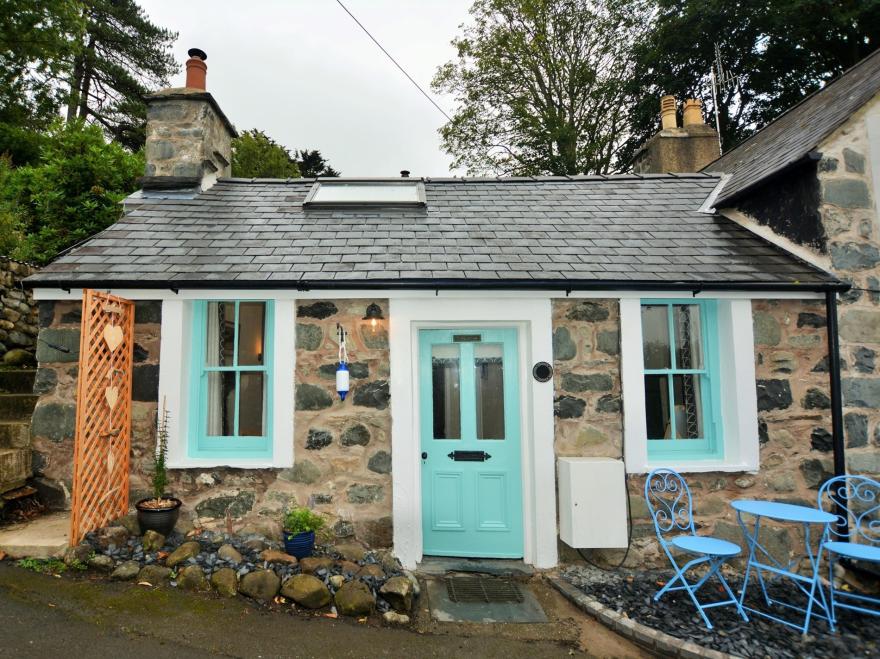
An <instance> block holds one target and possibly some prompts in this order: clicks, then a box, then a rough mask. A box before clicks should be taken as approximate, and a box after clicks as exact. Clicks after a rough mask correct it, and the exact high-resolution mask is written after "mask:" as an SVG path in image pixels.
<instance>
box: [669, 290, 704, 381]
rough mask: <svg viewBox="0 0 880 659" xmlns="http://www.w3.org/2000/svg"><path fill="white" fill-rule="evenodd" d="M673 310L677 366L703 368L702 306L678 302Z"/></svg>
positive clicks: (680, 367)
mask: <svg viewBox="0 0 880 659" xmlns="http://www.w3.org/2000/svg"><path fill="white" fill-rule="evenodd" d="M672 309H673V311H672V321H673V323H674V328H675V367H676V368H679V369H690V368H703V345H702V343H703V331H702V318H701V317H700V306H699V305H697V304H676V305H675V306H674V307H673V308H672Z"/></svg>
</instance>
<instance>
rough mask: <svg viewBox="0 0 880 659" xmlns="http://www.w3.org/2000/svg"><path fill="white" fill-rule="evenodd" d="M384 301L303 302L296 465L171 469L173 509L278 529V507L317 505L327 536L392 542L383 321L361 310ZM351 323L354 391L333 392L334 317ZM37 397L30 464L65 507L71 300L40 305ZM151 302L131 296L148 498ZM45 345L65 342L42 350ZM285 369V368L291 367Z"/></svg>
mask: <svg viewBox="0 0 880 659" xmlns="http://www.w3.org/2000/svg"><path fill="white" fill-rule="evenodd" d="M371 302H376V303H377V304H379V305H380V306H381V307H382V308H383V309H384V310H387V308H388V305H387V301H386V300H363V301H361V300H357V301H352V300H332V301H316V302H314V303H304V304H301V305H300V306H299V307H298V310H297V316H298V320H297V325H296V328H291V331H296V336H297V354H296V374H295V378H296V394H295V399H296V400H295V401H290V405H291V409H293V408H294V406H295V412H294V429H295V436H294V437H293V438H291V441H293V442H294V446H295V448H294V454H295V464H294V466H293V468H291V469H283V470H280V469H233V468H227V467H222V468H213V469H174V470H170V471H169V485H168V491H169V492H171V493H173V494H175V495H176V496H178V497H180V498H181V499H182V500H183V501H184V510H183V516H184V517H189V518H190V519H192V521H193V523H194V524H198V525H201V526H205V527H207V528H217V529H225V528H226V523H227V522H226V517H227V513H228V514H229V516H230V518H231V523H232V524H233V527H234V530H235V531H237V532H245V533H247V532H258V533H262V534H266V535H269V536H273V537H275V536H278V534H279V533H280V521H279V520H280V516H281V512H282V511H283V510H284V509H285V508H286V507H288V506H290V505H293V504H298V505H311V506H313V507H314V508H315V509H316V510H319V511H321V512H324V513H327V515H328V517H329V519H330V522H331V527H332V532H333V533H334V534H335V535H336V536H337V537H350V536H356V537H357V538H358V539H359V540H361V541H363V542H364V543H366V544H368V545H370V546H375V547H384V546H389V545H390V544H391V476H390V473H391V441H390V432H391V410H390V399H389V392H388V381H387V378H388V374H389V371H388V362H389V357H388V334H387V326H386V325H385V324H384V323H381V322H380V323H379V325H378V327H377V328H376V329H375V331H374V330H373V329H372V328H371V327H370V325H369V323H368V322H367V321H363V320H362V318H363V316H364V315H365V310H366V307H367V305H369V304H370V303H371ZM337 322H338V323H340V324H341V325H342V326H343V327H345V328H346V329H348V331H349V332H350V334H349V338H348V351H349V357H350V360H351V376H352V378H351V382H352V390H351V393H350V394H349V396H348V397H347V399H346V400H345V402H342V401H340V400H339V397H338V395H337V394H336V392H335V388H336V386H335V370H336V356H337V347H338V346H337V342H336V323H337ZM40 323H41V327H42V329H41V336H42V337H43V338H44V339H45V343H43V342H41V344H40V345H41V348H40V353H39V359H40V369H39V371H38V373H37V383H36V385H35V390H36V391H37V393H39V394H40V396H41V398H40V400H39V403H38V405H37V409H36V411H35V412H34V417H33V423H32V435H33V449H34V470H35V472H36V473H37V475H38V476H39V477H40V480H41V482H42V484H43V486H44V487H45V488H52V489H54V490H55V492H56V493H57V500H58V501H59V503H61V504H62V505H66V506H69V497H70V488H71V478H72V456H73V435H74V426H75V415H76V408H75V397H76V374H77V360H78V358H79V355H78V350H79V323H80V304H79V303H74V302H59V303H51V302H46V303H42V304H41V307H40ZM160 323H161V303H159V302H138V303H137V307H136V315H135V344H136V345H135V357H134V359H135V366H134V376H133V377H134V385H133V390H134V392H133V393H134V396H133V399H134V400H133V403H132V426H133V427H132V470H131V495H130V496H131V501H132V503H133V502H134V501H136V500H137V499H140V498H143V497H144V496H147V494H148V491H149V474H150V466H151V459H152V458H151V452H152V450H153V447H154V446H155V423H156V414H157V410H158V406H159V405H158V382H159V362H158V360H159V339H160V330H161V325H160ZM46 343H51V344H52V345H55V346H58V347H62V348H65V347H66V348H68V349H69V352H64V351H63V350H56V349H53V348H50V347H49V346H48V345H46ZM291 377H294V374H291Z"/></svg>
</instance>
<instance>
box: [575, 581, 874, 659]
mask: <svg viewBox="0 0 880 659" xmlns="http://www.w3.org/2000/svg"><path fill="white" fill-rule="evenodd" d="M672 576H673V573H672V571H670V570H664V571H659V570H640V571H629V570H616V571H613V572H605V571H602V570H599V569H596V568H593V567H581V566H571V567H567V568H565V569H564V570H563V572H562V577H563V578H564V579H566V580H567V581H568V582H570V583H571V584H573V585H574V586H576V587H577V588H579V589H580V590H582V591H583V592H584V593H586V594H587V595H590V596H591V597H594V598H595V599H597V600H599V601H600V602H601V603H602V604H604V605H605V606H607V607H609V608H611V609H614V610H615V611H618V612H619V613H623V614H626V615H627V616H628V617H629V618H631V619H633V620H635V621H636V622H639V623H641V624H643V625H645V626H647V627H651V628H653V629H657V630H659V631H662V632H665V633H667V634H669V635H670V636H675V637H676V638H680V639H684V640H688V641H693V642H695V643H698V644H699V645H702V646H704V647H707V648H711V649H713V650H718V651H720V652H727V653H729V654H733V655H737V656H741V657H749V658H752V657H755V658H761V659H763V658H764V657H768V658H773V659H776V658H777V657H786V658H787V657H791V658H795V657H798V658H800V657H804V658H809V657H817V658H818V657H823V658H827V657H835V658H842V657H880V617H877V616H870V615H864V614H858V613H856V612H854V611H846V610H841V609H838V616H837V617H838V624H837V631H836V632H835V633H831V632H829V631H828V624H827V622H826V621H824V620H822V619H816V618H813V619H812V621H811V623H810V633H809V634H807V635H806V636H802V635H801V633H800V632H799V631H797V630H795V629H793V628H791V627H788V626H787V625H783V624H780V623H777V622H773V621H772V620H768V619H767V618H764V617H762V616H757V615H749V619H750V622H745V621H744V620H742V618H740V617H739V615H738V614H737V613H736V608H735V607H734V606H732V605H731V606H722V607H717V608H713V609H709V611H707V615H708V616H709V619H710V620H711V621H712V624H713V626H714V629H712V630H709V629H707V628H706V626H705V624H704V623H703V621H702V618H701V617H700V615H699V613H698V612H697V610H696V608H695V607H694V605H693V603H692V602H691V600H690V598H689V597H688V595H687V593H685V592H684V591H677V592H673V593H666V594H665V595H663V598H662V599H661V600H660V601H659V602H654V599H653V598H654V595H655V593H656V592H657V591H658V590H659V589H660V588H661V586H662V585H663V584H665V583H666V581H667V580H668V579H670V578H672ZM692 580H693V579H692V578H691V581H692ZM727 580H728V583H729V584H730V586H731V588H732V589H733V590H734V592H735V593H739V586H740V580H739V579H738V578H736V577H733V578H731V577H727ZM658 584H659V585H658ZM716 585H717V588H716ZM768 590H769V591H770V596H771V597H775V598H777V599H780V600H782V601H787V602H792V603H797V604H802V603H803V602H802V601H803V600H804V599H805V597H804V596H803V595H801V594H800V593H799V592H797V590H796V587H795V586H794V585H790V584H789V583H788V582H786V581H784V580H780V581H774V582H772V583H771V582H768ZM701 592H702V597H701V598H700V601H704V600H710V599H711V600H721V599H725V598H726V594H725V593H724V592H723V591H722V590H721V586H720V584H718V581H717V580H715V579H713V580H712V582H711V585H710V584H707V585H706V586H704V587H703V589H702V591H701ZM746 605H748V606H752V607H754V608H756V609H763V610H766V606H765V605H764V600H763V597H762V596H761V589H760V588H754V589H753V587H752V585H751V584H750V585H749V591H748V596H747V598H746ZM770 612H771V613H772V614H773V615H776V616H777V617H779V618H783V619H787V620H796V619H797V615H798V614H797V613H796V612H794V611H786V610H785V609H784V608H782V607H774V610H773V611H770Z"/></svg>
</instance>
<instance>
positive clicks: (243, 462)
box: [168, 457, 293, 469]
mask: <svg viewBox="0 0 880 659" xmlns="http://www.w3.org/2000/svg"><path fill="white" fill-rule="evenodd" d="M212 467H233V468H236V469H288V468H290V467H293V462H292V461H291V462H290V464H281V461H275V460H272V459H266V458H257V459H248V458H221V457H217V458H169V460H168V468H169V469H200V468H202V469H204V468H212Z"/></svg>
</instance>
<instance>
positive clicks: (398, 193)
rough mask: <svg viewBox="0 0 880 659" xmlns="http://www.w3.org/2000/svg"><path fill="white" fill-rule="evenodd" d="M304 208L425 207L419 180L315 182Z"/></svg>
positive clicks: (423, 187)
mask: <svg viewBox="0 0 880 659" xmlns="http://www.w3.org/2000/svg"><path fill="white" fill-rule="evenodd" d="M303 205H305V206H424V205H425V186H424V184H423V183H422V182H421V181H317V182H316V183H315V184H314V185H313V186H312V189H311V190H309V194H308V195H307V196H306V199H305V201H304V202H303Z"/></svg>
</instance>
